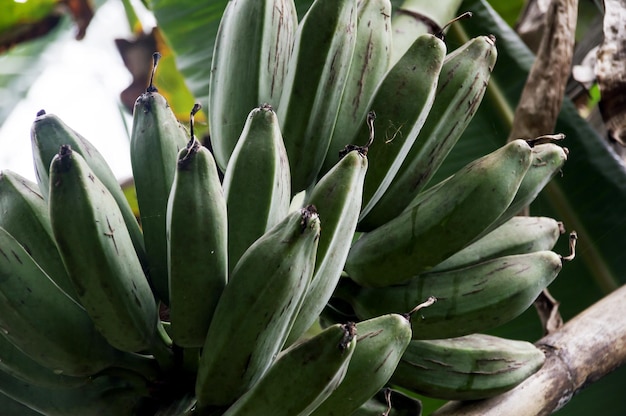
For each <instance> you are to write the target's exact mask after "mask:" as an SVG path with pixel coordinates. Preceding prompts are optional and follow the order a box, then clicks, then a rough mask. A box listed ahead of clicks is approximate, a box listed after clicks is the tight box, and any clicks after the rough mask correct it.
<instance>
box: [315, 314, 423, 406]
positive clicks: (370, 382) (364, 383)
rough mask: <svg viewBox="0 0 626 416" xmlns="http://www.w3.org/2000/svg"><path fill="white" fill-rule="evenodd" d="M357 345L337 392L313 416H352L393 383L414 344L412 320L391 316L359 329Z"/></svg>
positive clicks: (373, 319)
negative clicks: (400, 365)
mask: <svg viewBox="0 0 626 416" xmlns="http://www.w3.org/2000/svg"><path fill="white" fill-rule="evenodd" d="M356 332H357V344H356V348H355V350H354V354H353V355H352V358H351V359H350V364H348V370H347V371H346V375H345V377H344V378H343V381H342V382H341V384H339V386H338V387H337V389H335V391H334V392H333V393H332V394H331V395H330V396H329V397H328V398H327V399H326V400H324V402H323V403H322V404H321V405H320V406H319V407H318V408H317V409H315V410H314V411H313V413H311V415H312V416H344V415H350V414H352V412H354V411H355V410H357V409H358V408H359V406H361V405H362V404H363V403H364V402H366V401H367V400H369V399H370V398H372V397H373V396H374V395H375V394H376V392H378V391H379V390H380V389H382V388H383V387H384V386H385V384H387V382H388V381H389V379H390V378H391V376H392V374H393V373H394V370H395V369H396V366H397V365H398V362H399V361H400V358H401V357H402V355H403V353H404V350H405V349H406V347H407V346H408V345H409V342H410V341H411V324H410V323H409V320H408V317H405V316H402V315H398V314H389V315H383V316H379V317H376V318H372V319H369V320H366V321H362V322H359V323H358V324H357V325H356Z"/></svg>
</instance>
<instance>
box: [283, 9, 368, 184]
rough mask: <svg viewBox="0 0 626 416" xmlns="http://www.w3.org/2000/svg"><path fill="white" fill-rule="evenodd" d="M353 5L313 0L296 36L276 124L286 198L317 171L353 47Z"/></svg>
mask: <svg viewBox="0 0 626 416" xmlns="http://www.w3.org/2000/svg"><path fill="white" fill-rule="evenodd" d="M356 20H357V2H356V0H315V1H314V2H313V4H312V5H311V7H310V8H309V10H308V11H307V13H306V14H305V16H304V17H303V18H302V20H301V22H300V24H299V25H298V30H297V31H296V38H295V42H294V47H293V53H292V56H291V58H290V60H289V66H288V69H287V75H286V78H285V80H284V84H283V91H282V94H281V97H280V101H279V104H278V119H279V121H280V128H281V131H282V133H283V138H284V140H285V148H286V149H287V155H288V156H289V166H290V170H291V193H292V194H293V195H295V194H296V193H298V192H299V191H302V190H304V189H307V188H308V187H309V185H310V184H311V183H312V182H313V181H314V180H315V178H316V177H317V174H318V172H319V171H320V169H321V167H322V163H323V162H324V158H325V157H326V152H327V150H328V146H329V144H330V140H331V137H332V134H333V129H334V128H335V122H336V119H337V113H338V109H339V104H340V102H341V95H342V93H343V89H344V85H345V83H346V80H347V77H348V72H349V69H350V61H351V59H352V55H353V53H354V48H355V44H356Z"/></svg>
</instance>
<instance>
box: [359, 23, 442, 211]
mask: <svg viewBox="0 0 626 416" xmlns="http://www.w3.org/2000/svg"><path fill="white" fill-rule="evenodd" d="M445 54H446V45H445V43H444V42H443V41H442V40H441V39H439V38H437V37H435V36H433V35H423V36H420V37H419V38H417V40H416V41H415V42H414V43H413V45H411V48H410V49H409V50H408V51H407V52H406V54H405V55H404V56H403V57H402V59H400V61H398V63H397V64H395V65H394V66H393V68H391V69H390V70H389V72H388V73H387V75H385V78H384V79H383V80H382V82H381V83H380V85H379V86H378V88H377V90H376V93H375V95H374V98H373V99H372V101H371V103H370V108H371V109H372V110H373V111H375V112H376V124H377V125H378V127H379V128H378V130H379V131H378V133H379V134H378V136H379V137H377V138H375V139H374V140H373V142H372V144H371V146H369V149H368V157H369V158H370V160H372V161H376V163H372V165H371V166H370V168H369V170H368V172H367V176H366V177H365V187H364V189H363V209H362V210H361V218H362V217H363V216H365V215H367V213H368V212H369V211H370V210H371V209H372V207H373V206H374V205H375V204H376V202H377V201H378V200H379V199H380V198H381V197H382V195H383V193H384V192H385V190H386V189H387V188H388V187H389V186H390V184H391V183H392V181H393V180H394V177H395V175H396V173H397V172H398V169H399V168H400V166H401V164H402V163H403V161H404V159H405V157H406V156H407V154H408V152H409V150H410V149H411V147H412V146H414V143H415V140H416V138H417V137H418V134H419V133H420V131H421V129H422V127H423V125H424V122H425V121H426V118H427V116H428V113H429V112H430V110H431V107H432V105H433V102H434V100H435V93H436V90H437V84H438V79H439V73H440V72H441V69H442V65H443V62H444V57H445ZM367 128H368V127H367V126H363V127H362V128H361V130H360V131H359V132H358V134H357V136H356V137H357V138H358V137H366V136H367Z"/></svg>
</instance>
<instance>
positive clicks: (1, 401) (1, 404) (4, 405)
mask: <svg viewBox="0 0 626 416" xmlns="http://www.w3.org/2000/svg"><path fill="white" fill-rule="evenodd" d="M0 408H1V409H2V411H3V412H4V413H5V414H7V415H19V416H41V415H42V414H41V413H39V412H37V411H35V410H32V409H31V408H29V407H26V406H24V405H23V404H22V403H20V402H18V401H17V400H14V399H12V398H10V397H9V396H7V395H6V394H4V393H1V392H0Z"/></svg>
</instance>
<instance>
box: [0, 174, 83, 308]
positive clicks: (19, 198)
mask: <svg viewBox="0 0 626 416" xmlns="http://www.w3.org/2000/svg"><path fill="white" fill-rule="evenodd" d="M0 212H1V213H2V215H0V227H2V228H4V229H5V230H6V231H7V232H8V233H9V234H11V235H12V236H13V237H14V238H15V239H16V240H17V241H19V242H20V244H21V245H22V246H23V247H24V249H25V250H26V251H27V252H28V254H30V255H31V257H32V258H33V260H35V262H37V264H38V265H39V267H41V268H42V269H43V270H45V271H46V274H47V275H48V276H49V277H50V278H51V279H52V280H53V281H54V282H55V283H56V284H57V285H58V286H59V287H60V288H61V289H62V290H63V291H64V292H65V293H67V294H68V295H69V296H70V297H72V299H74V300H77V299H78V296H77V295H76V290H75V289H74V285H73V284H72V281H71V280H70V277H69V276H68V274H67V271H66V270H65V266H64V265H63V260H62V259H61V255H60V254H59V250H58V249H57V246H56V243H55V241H54V236H53V235H52V228H51V225H50V216H49V214H48V204H47V203H46V201H45V199H44V197H43V196H42V195H41V194H40V192H39V189H38V187H37V184H36V183H33V182H31V181H30V180H28V179H26V178H24V177H23V176H21V175H19V174H17V173H15V172H12V171H9V170H4V171H2V172H0Z"/></svg>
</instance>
